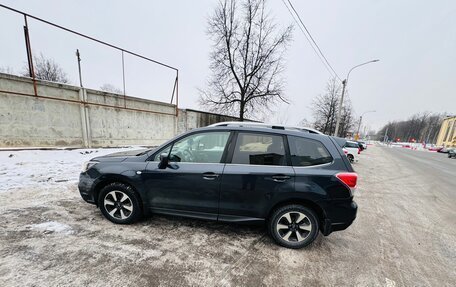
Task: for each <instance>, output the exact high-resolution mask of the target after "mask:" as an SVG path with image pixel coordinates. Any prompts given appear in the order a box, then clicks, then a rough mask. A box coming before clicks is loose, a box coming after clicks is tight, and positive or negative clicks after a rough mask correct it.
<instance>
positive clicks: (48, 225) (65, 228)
mask: <svg viewBox="0 0 456 287" xmlns="http://www.w3.org/2000/svg"><path fill="white" fill-rule="evenodd" d="M30 228H31V229H32V230H37V231H41V232H43V233H46V234H49V233H61V234H65V235H70V234H73V233H74V230H73V229H72V228H71V226H69V225H66V224H63V223H60V222H56V221H48V222H43V223H39V224H32V225H30Z"/></svg>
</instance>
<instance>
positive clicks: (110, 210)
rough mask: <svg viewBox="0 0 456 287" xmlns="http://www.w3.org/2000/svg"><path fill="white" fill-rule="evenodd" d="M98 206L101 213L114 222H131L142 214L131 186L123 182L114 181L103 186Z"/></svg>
mask: <svg viewBox="0 0 456 287" xmlns="http://www.w3.org/2000/svg"><path fill="white" fill-rule="evenodd" d="M98 206H99V207H100V210H101V212H102V213H103V215H104V216H105V217H106V218H107V219H109V220H110V221H112V222H114V223H119V224H129V223H133V222H135V221H137V220H138V219H139V218H140V217H141V215H142V211H141V207H140V204H139V199H138V196H137V195H136V194H135V192H134V190H133V188H132V187H131V186H129V185H127V184H124V183H119V182H115V183H111V184H108V185H107V186H105V187H103V188H102V189H101V191H100V195H99V197H98Z"/></svg>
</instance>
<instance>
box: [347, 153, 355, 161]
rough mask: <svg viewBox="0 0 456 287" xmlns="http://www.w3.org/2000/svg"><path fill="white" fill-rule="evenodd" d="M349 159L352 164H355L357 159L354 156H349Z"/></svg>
mask: <svg viewBox="0 0 456 287" xmlns="http://www.w3.org/2000/svg"><path fill="white" fill-rule="evenodd" d="M347 158H348V160H349V161H350V162H351V163H353V162H354V161H355V157H354V156H353V155H352V154H348V155H347Z"/></svg>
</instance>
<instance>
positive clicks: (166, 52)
mask: <svg viewBox="0 0 456 287" xmlns="http://www.w3.org/2000/svg"><path fill="white" fill-rule="evenodd" d="M292 2H293V4H294V6H295V8H296V10H297V11H298V12H299V13H300V15H301V18H302V19H303V21H304V23H305V24H306V25H307V28H308V29H309V30H310V32H311V33H312V35H313V37H314V38H315V40H316V41H317V43H318V44H319V46H320V48H321V49H322V50H323V52H324V54H325V55H326V57H327V58H328V60H329V62H330V63H331V64H332V66H333V67H334V69H335V70H336V72H337V73H338V74H339V75H340V77H341V78H345V77H346V74H347V72H348V70H349V69H350V68H351V67H353V66H355V65H357V64H359V63H362V62H365V61H368V60H371V59H380V62H378V63H374V64H369V65H366V66H363V67H360V68H359V69H356V70H354V71H353V72H352V73H351V75H350V82H349V85H348V89H349V93H350V98H351V100H352V103H353V107H354V109H355V112H356V113H357V115H358V116H359V115H360V114H361V113H363V112H365V111H368V110H376V111H377V112H376V113H370V114H366V116H365V122H366V123H367V124H368V125H369V126H370V127H372V128H374V129H378V128H380V127H381V126H382V125H383V124H385V123H386V122H387V121H390V120H401V119H406V118H407V117H409V116H410V115H412V114H414V113H417V112H424V111H430V112H447V113H452V114H455V113H456V105H455V99H456V92H455V82H456V1H454V0H446V1H444V0H436V1H428V0H419V1H417V0H409V1H397V0H390V1H381V0H371V1H368V0H356V1H352V0H347V1H335V0H333V1H329V0H319V1H302V0H300V1H298V0H293V1H292ZM1 3H2V4H5V5H7V6H11V7H14V8H16V9H19V10H23V11H25V12H27V13H29V14H32V15H35V16H38V17H42V18H44V19H47V20H49V21H52V22H55V23H58V24H60V25H62V26H65V27H68V28H70V29H74V30H77V31H80V32H82V33H86V34H88V35H90V36H93V37H96V38H99V39H101V40H103V41H106V42H109V43H112V44H115V45H118V46H121V47H123V48H125V49H128V50H132V51H134V52H137V53H140V54H143V55H145V56H147V57H150V58H153V59H156V60H159V61H163V62H165V63H167V64H169V65H171V66H174V67H177V68H178V69H179V79H180V81H179V88H180V98H179V106H180V107H181V108H195V109H200V107H199V106H198V103H197V99H198V88H204V87H205V85H206V80H207V78H208V76H209V75H210V70H209V68H208V66H209V52H210V49H211V42H210V41H209V39H208V37H207V35H206V28H207V18H208V17H209V15H210V14H211V13H212V11H213V9H214V7H215V5H216V4H217V1H215V0H214V1H210V0H199V1H196V0H195V1H183V0H181V1H177V0H176V1H107V0H105V1H100V0H98V1H87V0H79V1H50V0H41V1H25V0H15V1H5V0H1ZM268 6H269V10H270V11H271V14H272V15H273V16H274V17H275V19H276V21H277V23H279V24H280V25H282V26H286V25H288V24H291V23H294V22H293V19H292V18H291V16H290V14H289V12H288V11H287V9H286V7H285V5H284V3H283V2H282V1H281V0H269V2H268ZM22 25H23V18H22V17H21V16H18V15H16V14H14V13H11V12H9V11H6V10H4V9H2V8H0V33H1V34H0V36H1V43H2V44H1V45H0V67H11V68H12V69H13V70H15V71H20V70H21V69H22V68H23V66H24V64H25V62H26V56H25V48H24V39H23V30H22ZM29 25H30V34H31V41H32V49H33V51H34V52H35V53H37V54H39V53H43V54H44V55H45V56H47V57H52V58H54V59H55V60H56V61H57V62H58V63H59V64H61V65H62V67H63V68H64V70H65V71H66V72H67V74H68V76H69V78H70V80H71V82H72V83H74V84H77V83H78V78H77V64H76V58H75V56H74V52H75V50H76V48H79V49H80V51H81V57H82V69H83V81H84V84H85V85H86V86H88V87H92V88H98V87H100V86H101V85H103V84H105V83H110V84H113V85H114V86H116V87H118V88H121V87H122V73H121V55H120V52H118V51H114V50H111V49H107V48H105V47H102V46H100V45H97V44H93V43H90V42H89V41H85V40H82V39H80V38H78V37H75V36H72V35H68V34H66V33H62V32H60V31H57V30H56V29H54V28H49V27H46V26H45V25H43V24H40V23H38V22H36V21H30V22H29ZM286 59H287V64H286V72H285V75H284V76H285V78H286V80H287V84H286V90H285V93H286V96H287V97H288V98H289V99H290V100H291V101H292V105H290V106H285V105H284V106H280V107H278V108H277V111H278V112H277V113H276V115H275V119H274V120H275V121H284V120H287V121H288V124H297V123H298V122H299V121H300V120H301V119H303V118H307V119H308V120H311V118H312V117H311V109H310V104H311V101H312V98H313V97H314V96H316V95H318V94H321V93H323V92H324V89H325V85H326V82H327V80H328V79H329V78H330V74H329V73H328V71H327V70H326V69H325V67H324V66H323V64H322V63H321V62H320V60H319V59H318V58H317V56H316V55H315V53H314V52H313V50H312V48H311V46H310V45H309V43H308V42H307V40H306V39H305V37H304V35H303V34H302V33H301V31H300V30H299V29H297V27H295V31H294V40H293V43H292V44H291V46H290V48H289V50H288V52H287V54H286ZM125 67H126V86H127V88H126V89H127V94H130V95H133V96H139V97H145V98H149V99H155V100H161V101H169V100H170V97H171V92H172V87H173V79H174V76H175V75H174V73H173V72H172V71H171V70H167V69H163V68H160V67H157V66H155V65H151V64H149V63H146V62H145V61H139V60H136V59H133V58H132V57H129V56H126V58H125Z"/></svg>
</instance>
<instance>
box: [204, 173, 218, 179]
mask: <svg viewBox="0 0 456 287" xmlns="http://www.w3.org/2000/svg"><path fill="white" fill-rule="evenodd" d="M218 177H219V174H216V173H214V172H205V173H203V178H204V179H206V180H214V179H217V178H218Z"/></svg>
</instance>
